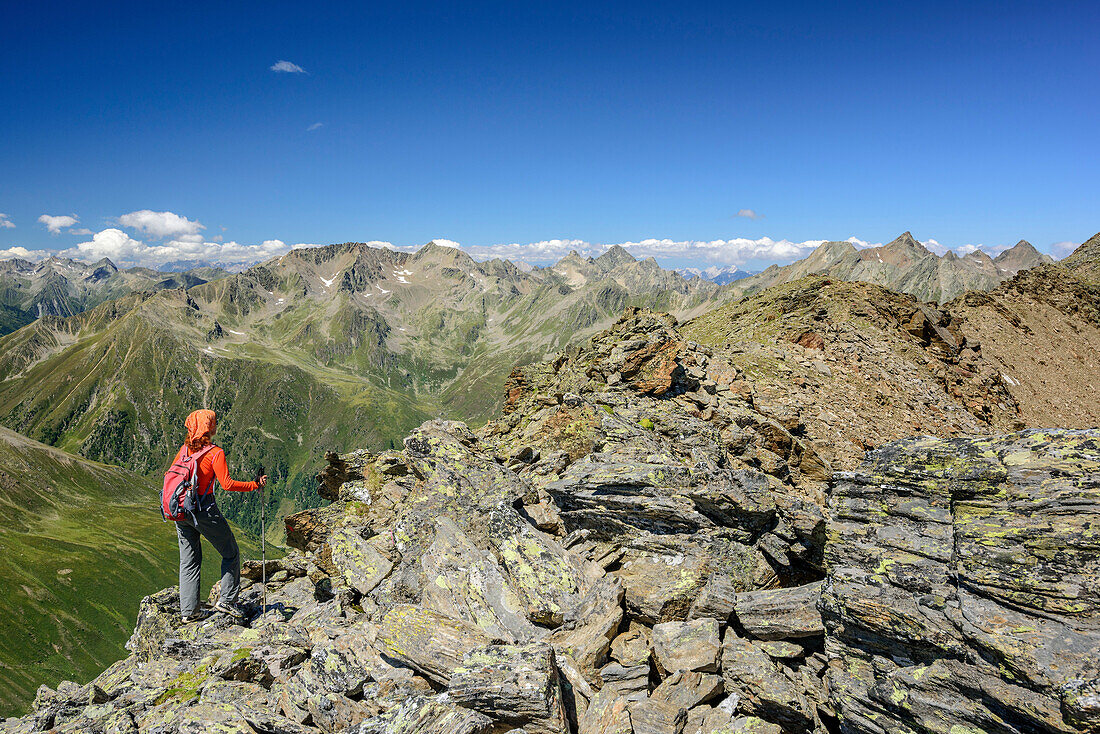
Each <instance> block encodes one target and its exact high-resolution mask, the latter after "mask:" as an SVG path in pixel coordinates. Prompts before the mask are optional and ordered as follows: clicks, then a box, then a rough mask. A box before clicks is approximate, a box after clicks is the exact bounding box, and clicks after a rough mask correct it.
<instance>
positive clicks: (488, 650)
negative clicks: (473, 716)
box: [447, 642, 569, 734]
mask: <svg viewBox="0 0 1100 734" xmlns="http://www.w3.org/2000/svg"><path fill="white" fill-rule="evenodd" d="M447 690H448V692H449V693H450V696H451V698H452V700H453V701H454V702H455V703H457V704H459V705H461V706H465V707H466V708H471V709H474V710H476V711H480V712H481V713H483V714H485V715H486V716H489V717H490V718H491V719H493V720H494V721H503V722H506V723H508V724H511V725H513V726H522V727H523V728H524V729H525V730H526V731H527V732H529V734H567V732H568V731H569V725H568V722H567V720H566V712H565V707H564V705H563V701H562V692H561V685H560V682H559V678H558V669H557V665H556V663H555V660H554V648H553V647H551V646H550V645H548V644H546V643H540V642H536V643H531V644H528V645H489V646H487V647H481V648H477V649H475V650H472V651H470V652H469V653H467V654H466V656H465V657H464V658H463V660H462V665H461V666H459V667H458V668H456V669H455V671H454V672H453V673H452V674H451V682H450V685H449V686H448V689H447Z"/></svg>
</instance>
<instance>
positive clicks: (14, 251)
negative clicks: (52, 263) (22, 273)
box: [0, 245, 50, 260]
mask: <svg viewBox="0 0 1100 734" xmlns="http://www.w3.org/2000/svg"><path fill="white" fill-rule="evenodd" d="M49 256H50V253H49V252H47V251H46V250H28V249H27V248H26V247H20V246H18V245H16V246H15V247H9V248H8V249H6V250H0V260H14V259H15V258H20V259H22V260H44V259H46V258H47V257H49Z"/></svg>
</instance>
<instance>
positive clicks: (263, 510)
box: [256, 465, 267, 617]
mask: <svg viewBox="0 0 1100 734" xmlns="http://www.w3.org/2000/svg"><path fill="white" fill-rule="evenodd" d="M263 475H264V468H263V466H262V465H261V466H260V468H259V469H257V470H256V481H257V482H259V481H260V477H262V476H263ZM265 492H266V488H264V487H260V578H261V579H262V581H261V582H260V583H261V586H260V594H261V596H260V604H261V606H260V616H261V617H262V616H263V615H264V614H265V613H266V612H267V497H266V496H265Z"/></svg>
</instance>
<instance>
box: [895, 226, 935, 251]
mask: <svg viewBox="0 0 1100 734" xmlns="http://www.w3.org/2000/svg"><path fill="white" fill-rule="evenodd" d="M887 248H889V249H891V250H900V249H911V250H921V251H923V252H928V253H931V252H932V251H931V250H929V249H928V248H927V247H925V246H924V245H922V244H921V243H920V242H919V241H918V240H917V239H916V238H915V237H913V233H912V232H910V231H908V230H906V231H905V232H902V233H901V234H900V235H898V236H897V238H896V239H895V240H894V241H893V242H890V243H889V244H887V245H885V246H884V247H883V249H887Z"/></svg>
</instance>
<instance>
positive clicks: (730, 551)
mask: <svg viewBox="0 0 1100 734" xmlns="http://www.w3.org/2000/svg"><path fill="white" fill-rule="evenodd" d="M820 449H821V444H820V442H819V441H817V440H815V439H814V438H813V437H812V436H810V435H808V434H807V431H806V426H805V425H804V424H803V423H802V422H801V421H800V420H799V418H798V416H797V414H793V413H792V412H790V411H789V410H785V409H780V408H769V407H768V405H767V404H765V403H764V402H763V401H758V400H757V399H756V396H755V391H754V387H753V384H752V382H751V381H750V380H748V379H746V375H745V374H744V373H743V372H742V371H741V370H739V368H738V367H737V366H736V364H735V363H732V362H730V361H728V360H727V359H725V358H723V357H721V356H720V355H716V353H715V352H714V351H713V350H712V348H711V347H707V346H703V345H701V344H698V343H696V342H692V341H689V340H688V339H687V338H685V337H684V336H683V334H682V333H681V331H680V329H679V326H678V324H677V323H676V321H675V319H673V318H672V317H669V316H666V315H663V314H657V313H653V312H650V311H643V310H636V309H629V310H627V312H626V313H625V314H624V315H623V317H622V318H620V319H619V321H618V322H617V323H615V324H614V325H613V326H612V327H611V328H610V329H608V330H606V331H604V332H601V333H600V334H597V335H596V336H595V337H593V338H592V339H591V340H590V341H589V342H588V343H587V344H586V345H585V346H583V347H573V348H569V349H567V350H566V351H564V352H562V353H561V354H560V355H559V356H558V357H557V359H555V360H553V361H551V362H547V363H542V364H537V365H531V366H527V367H524V368H521V369H518V370H516V371H514V372H513V373H512V374H511V376H510V377H509V379H508V381H507V384H506V397H505V401H504V405H503V408H502V410H501V412H500V414H499V415H498V417H497V418H496V419H495V420H493V421H491V422H489V423H488V424H487V425H486V426H484V427H483V428H481V429H479V430H478V431H476V432H475V431H472V430H470V429H469V428H468V427H467V426H466V425H464V424H462V423H458V422H453V421H442V420H433V421H428V422H426V423H424V424H423V425H421V426H420V427H419V428H417V429H416V430H414V431H412V433H411V434H410V435H408V436H407V437H406V438H405V439H404V442H403V446H402V448H401V449H400V450H390V451H385V452H382V453H371V452H368V451H366V450H359V451H352V452H349V453H344V454H330V455H329V456H328V466H327V467H326V468H325V469H324V470H323V471H322V472H321V474H320V476H319V478H318V479H319V484H318V493H319V495H320V496H321V498H323V499H324V500H327V501H328V504H327V505H325V506H323V507H319V508H316V509H309V510H305V511H303V512H300V513H298V514H296V515H292V516H290V517H288V518H287V519H286V535H287V539H288V542H289V543H290V544H291V545H292V546H293V547H294V549H295V550H294V551H293V552H291V553H290V554H288V555H287V556H286V557H285V558H283V559H279V560H277V561H270V562H269V567H268V568H267V569H261V567H260V564H259V563H256V562H250V563H249V564H247V565H246V568H245V575H246V576H247V578H248V579H249V581H246V583H245V586H246V588H245V590H244V592H243V601H244V602H245V603H246V606H247V608H248V609H249V615H248V619H247V620H246V622H245V623H242V624H234V623H232V622H231V621H230V620H228V619H227V618H226V617H224V616H222V615H216V616H214V617H210V618H208V619H206V620H203V621H200V622H196V623H191V624H181V621H180V618H179V615H178V609H177V602H178V598H177V592H176V590H175V589H166V590H164V591H162V592H159V593H157V594H154V595H152V596H149V597H147V598H146V599H145V600H144V601H143V602H142V604H141V608H140V611H139V614H138V620H137V626H136V629H135V631H134V634H133V636H132V638H131V639H130V642H129V644H128V649H129V651H130V656H129V657H128V658H126V659H124V660H122V661H119V662H118V663H116V664H114V665H113V666H111V667H110V668H109V669H108V670H106V671H104V672H103V673H102V674H101V675H100V676H99V677H97V678H96V679H94V680H93V681H91V682H89V683H86V684H84V685H78V684H76V683H62V684H61V685H59V686H58V687H57V688H56V690H54V689H50V688H46V687H43V688H41V689H40V690H39V692H38V695H37V696H36V698H35V703H34V708H33V712H32V713H31V714H29V715H27V716H25V717H23V718H21V719H9V720H7V721H6V722H4V723H3V724H0V732H6V733H14V732H31V731H47V730H57V731H60V732H78V731H79V732H85V731H94V732H157V733H158V734H168V733H173V734H174V733H177V732H178V733H180V734H184V733H191V732H238V733H240V734H257V733H263V734H273V733H276V732H278V733H287V734H297V733H299V732H326V733H329V732H346V733H347V734H475V733H476V734H490V733H492V734H505V733H506V732H511V733H512V734H519V733H520V732H524V733H526V734H536V733H537V734H543V733H546V734H566V733H572V732H577V733H578V734H666V733H667V734H712V733H714V734H718V733H724V734H733V733H744V734H747V733H748V732H755V733H758V734H763V733H768V734H784V733H789V734H796V733H797V734H801V733H802V732H820V733H822V734H824V733H825V732H874V733H875V734H880V733H885V732H891V733H894V732H898V733H901V732H905V733H909V732H913V733H917V732H944V733H945V734H967V733H970V732H1013V733H1018V734H1024V733H1025V732H1026V733H1030V732H1041V731H1056V732H1074V731H1093V732H1095V731H1100V670H1098V668H1097V660H1100V632H1098V630H1100V587H1098V586H1097V579H1098V578H1100V573H1098V572H1100V568H1098V566H1097V558H1098V551H1100V535H1098V533H1097V528H1098V527H1100V431H1096V430H1091V431H1090V430H1079V431H1068V430H1049V431H1037V430H1030V431H1024V432H1017V433H1013V434H1009V435H1002V436H997V437H991V436H978V437H970V438H966V437H954V438H943V439H936V438H915V439H914V438H910V439H904V440H900V441H896V442H892V443H886V444H884V445H880V446H879V447H878V448H876V449H874V450H873V451H870V452H869V453H868V454H867V455H866V456H865V457H864V458H863V461H862V463H861V464H859V465H858V468H856V469H855V470H854V471H850V472H844V473H839V474H837V475H835V476H834V473H833V467H832V466H831V465H830V462H829V460H828V459H827V458H825V457H824V456H823V454H822V451H821V450H820ZM264 570H266V572H267V578H268V579H269V584H268V599H267V601H268V606H267V608H266V609H263V608H261V607H260V605H259V601H260V596H261V590H260V588H259V584H258V583H257V581H258V580H259V579H260V578H261V573H262V571H264ZM212 593H215V592H212Z"/></svg>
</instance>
